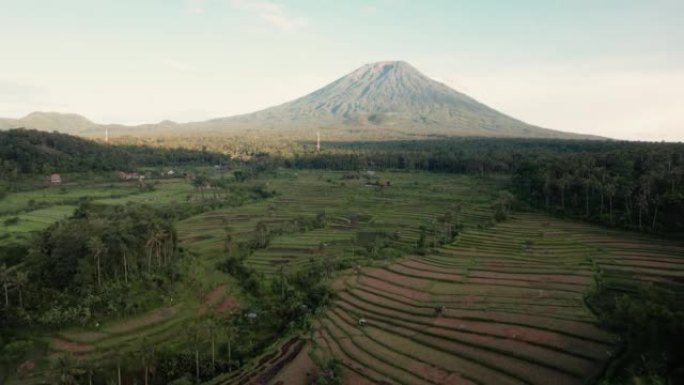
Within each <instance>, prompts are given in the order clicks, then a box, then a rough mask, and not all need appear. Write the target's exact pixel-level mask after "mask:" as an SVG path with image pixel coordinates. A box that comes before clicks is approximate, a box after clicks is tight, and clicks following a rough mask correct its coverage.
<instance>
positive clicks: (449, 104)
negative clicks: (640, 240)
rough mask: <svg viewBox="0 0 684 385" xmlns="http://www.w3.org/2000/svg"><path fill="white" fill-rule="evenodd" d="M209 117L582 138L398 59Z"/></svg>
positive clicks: (274, 124) (232, 122)
mask: <svg viewBox="0 0 684 385" xmlns="http://www.w3.org/2000/svg"><path fill="white" fill-rule="evenodd" d="M210 122H211V123H213V125H214V126H215V127H217V128H218V127H220V126H221V124H225V125H227V126H240V125H248V126H253V127H256V126H262V127H268V128H286V127H292V126H297V127H299V128H306V127H356V128H373V127H378V128H385V129H388V130H393V131H396V130H399V131H405V130H410V131H413V132H418V133H424V134H430V133H432V134H443V135H450V136H460V135H467V136H504V137H547V138H555V137H558V138H579V137H586V136H583V135H577V134H570V133H565V132H560V131H554V130H548V129H543V128H540V127H535V126H532V125H529V124H526V123H524V122H521V121H519V120H517V119H514V118H511V117H509V116H506V115H504V114H502V113H500V112H498V111H496V110H494V109H492V108H490V107H488V106H486V105H484V104H482V103H480V102H478V101H477V100H475V99H473V98H471V97H469V96H467V95H465V94H462V93H460V92H458V91H456V90H454V89H452V88H449V87H448V86H446V85H444V84H442V83H439V82H437V81H434V80H432V79H430V78H428V77H427V76H425V75H423V74H422V73H420V72H419V71H418V70H416V69H415V68H414V67H412V66H411V65H409V64H408V63H406V62H403V61H389V62H378V63H372V64H367V65H365V66H363V67H361V68H359V69H357V70H355V71H354V72H352V73H350V74H348V75H346V76H344V77H342V78H340V79H338V80H336V81H334V82H333V83H330V84H329V85H327V86H325V87H323V88H321V89H319V90H317V91H314V92H312V93H310V94H308V95H306V96H303V97H301V98H299V99H296V100H293V101H291V102H288V103H285V104H281V105H279V106H275V107H271V108H267V109H265V110H261V111H257V112H254V113H251V114H246V115H240V116H236V117H229V118H223V119H215V120H213V121H210Z"/></svg>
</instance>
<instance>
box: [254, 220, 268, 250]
mask: <svg viewBox="0 0 684 385" xmlns="http://www.w3.org/2000/svg"><path fill="white" fill-rule="evenodd" d="M256 231H257V235H258V237H259V238H258V241H259V247H266V245H267V244H268V226H267V225H266V222H264V221H259V223H257V225H256Z"/></svg>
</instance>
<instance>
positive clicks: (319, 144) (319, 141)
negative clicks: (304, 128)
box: [316, 131, 321, 151]
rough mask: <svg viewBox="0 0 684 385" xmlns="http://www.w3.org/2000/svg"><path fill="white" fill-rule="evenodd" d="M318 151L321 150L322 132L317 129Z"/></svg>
mask: <svg viewBox="0 0 684 385" xmlns="http://www.w3.org/2000/svg"><path fill="white" fill-rule="evenodd" d="M316 151H321V132H320V131H316Z"/></svg>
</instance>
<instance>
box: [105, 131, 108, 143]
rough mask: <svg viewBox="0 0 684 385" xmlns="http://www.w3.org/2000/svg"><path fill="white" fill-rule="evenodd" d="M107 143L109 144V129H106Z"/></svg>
mask: <svg viewBox="0 0 684 385" xmlns="http://www.w3.org/2000/svg"><path fill="white" fill-rule="evenodd" d="M105 143H107V144H109V127H105Z"/></svg>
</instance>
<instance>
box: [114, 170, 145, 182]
mask: <svg viewBox="0 0 684 385" xmlns="http://www.w3.org/2000/svg"><path fill="white" fill-rule="evenodd" d="M119 178H120V179H122V180H143V179H144V178H145V177H144V176H143V175H140V174H139V173H137V172H123V171H119Z"/></svg>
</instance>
